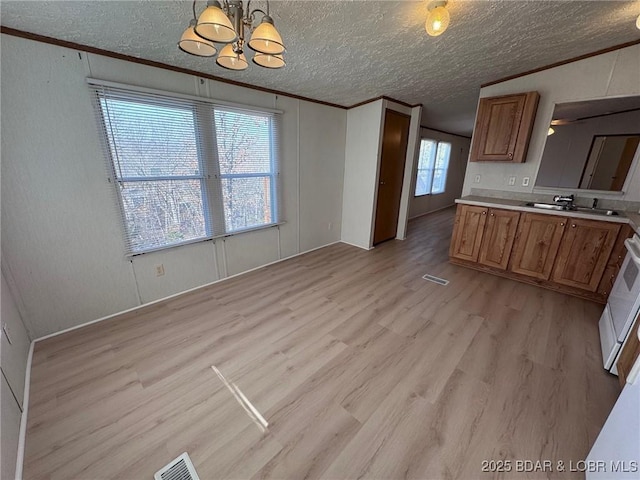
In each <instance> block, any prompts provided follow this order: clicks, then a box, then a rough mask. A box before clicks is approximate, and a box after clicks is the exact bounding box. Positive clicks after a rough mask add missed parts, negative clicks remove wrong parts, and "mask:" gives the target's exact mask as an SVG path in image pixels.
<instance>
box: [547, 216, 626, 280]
mask: <svg viewBox="0 0 640 480" xmlns="http://www.w3.org/2000/svg"><path fill="white" fill-rule="evenodd" d="M567 227H568V228H567V229H566V232H565V234H564V237H563V238H562V243H561V244H560V249H559V251H558V257H557V258H556V262H555V267H554V269H553V275H552V280H553V281H554V282H556V283H560V284H562V285H568V286H570V287H576V288H583V289H585V290H589V291H591V292H595V291H596V290H597V289H598V284H599V283H600V280H601V279H602V274H603V273H604V270H605V268H606V266H607V261H608V260H609V256H610V255H611V251H612V250H613V245H614V243H615V242H616V238H617V236H618V233H619V232H620V225H619V224H617V223H608V222H598V221H595V220H584V219H570V221H569V224H568V225H567Z"/></svg>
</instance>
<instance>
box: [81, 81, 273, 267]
mask: <svg viewBox="0 0 640 480" xmlns="http://www.w3.org/2000/svg"><path fill="white" fill-rule="evenodd" d="M93 88H94V92H95V95H96V105H97V107H98V108H97V112H98V116H99V124H100V126H101V127H102V134H103V144H104V147H105V152H106V155H107V157H108V159H109V167H110V170H111V172H112V178H113V181H114V184H115V185H116V186H117V191H118V201H119V203H120V207H121V210H122V216H123V224H124V230H125V241H126V248H127V253H129V254H137V253H143V252H147V251H151V250H156V249H160V248H165V247H170V246H174V245H179V244H183V243H190V242H193V241H198V240H205V239H209V238H214V237H217V236H223V235H227V234H230V233H234V232H239V231H242V230H248V229H253V228H258V227H263V226H268V225H274V224H277V223H278V222H279V221H280V220H281V219H280V218H279V215H278V201H277V199H278V193H279V172H278V165H279V162H278V156H279V155H278V150H279V148H278V146H279V141H278V139H279V131H280V127H279V125H280V115H279V114H278V113H271V112H262V111H249V110H241V109H236V108H231V107H227V106H219V105H215V104H213V103H208V102H206V101H204V100H203V101H199V100H196V99H191V98H182V97H171V96H166V95H159V94H153V93H141V92H137V91H129V90H126V89H121V88H115V87H106V86H97V85H94V86H93Z"/></svg>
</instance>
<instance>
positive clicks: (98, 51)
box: [0, 25, 421, 110]
mask: <svg viewBox="0 0 640 480" xmlns="http://www.w3.org/2000/svg"><path fill="white" fill-rule="evenodd" d="M0 33H4V34H5V35H11V36H13V37H20V38H25V39H27V40H33V41H36V42H41V43H48V44H50V45H57V46H59V47H64V48H70V49H72V50H80V51H83V52H86V53H93V54H95V55H102V56H104V57H110V58H115V59H118V60H124V61H126V62H132V63H138V64H141V65H147V66H149V67H155V68H162V69H164V70H170V71H172V72H178V73H184V74H187V75H193V76H196V77H200V78H207V79H209V80H214V81H216V82H222V83H227V84H230V85H235V86H237V87H244V88H250V89H252V90H258V91H261V92H265V93H271V94H274V95H282V96H286V97H290V98H294V99H296V100H302V101H305V102H312V103H318V104H320V105H325V106H328V107H334V108H340V109H343V110H348V109H350V108H355V107H359V106H361V105H365V104H367V103H371V102H375V101H377V100H380V99H384V100H389V101H392V102H395V103H398V104H400V105H404V106H406V107H409V108H413V107H417V106H419V105H421V104H416V105H411V104H409V103H406V102H403V101H400V100H396V99H395V98H391V97H388V96H386V95H381V96H379V97H376V98H371V99H369V100H365V101H363V102H359V103H356V104H354V105H351V106H344V105H338V104H337V103H331V102H325V101H324V100H317V99H315V98H310V97H304V96H302V95H296V94H295V93H288V92H283V91H280V90H274V89H272V88H266V87H260V86H257V85H252V84H250V83H244V82H238V81H236V80H231V79H228V78H222V77H218V76H216V75H211V74H208V73H202V72H198V71H196V70H191V69H188V68H182V67H176V66H174V65H169V64H168V63H162V62H157V61H155V60H147V59H145V58H139V57H133V56H131V55H125V54H123V53H117V52H112V51H111V50H103V49H102V48H97V47H91V46H89V45H83V44H81V43H76V42H69V41H67V40H61V39H58V38H53V37H47V36H45V35H39V34H37V33H31V32H26V31H24V30H18V29H15V28H10V27H5V26H4V25H0Z"/></svg>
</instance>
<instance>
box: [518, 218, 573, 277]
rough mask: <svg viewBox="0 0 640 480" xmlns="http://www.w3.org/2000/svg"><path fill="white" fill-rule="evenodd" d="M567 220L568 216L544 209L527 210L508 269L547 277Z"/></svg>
mask: <svg viewBox="0 0 640 480" xmlns="http://www.w3.org/2000/svg"><path fill="white" fill-rule="evenodd" d="M568 220H569V219H568V218H566V217H558V216H555V215H546V214H543V213H524V214H523V215H522V220H521V221H520V225H519V227H518V234H517V237H516V245H515V247H514V250H513V255H512V259H511V263H510V266H509V270H511V271H512V272H514V273H519V274H521V275H527V276H529V277H534V278H538V279H541V280H548V279H549V277H550V276H551V270H552V269H553V263H554V261H555V259H556V254H557V253H558V248H560V240H562V234H563V232H564V229H565V224H566V222H567V221H568Z"/></svg>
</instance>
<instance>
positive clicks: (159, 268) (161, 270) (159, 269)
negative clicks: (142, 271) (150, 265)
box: [156, 263, 164, 277]
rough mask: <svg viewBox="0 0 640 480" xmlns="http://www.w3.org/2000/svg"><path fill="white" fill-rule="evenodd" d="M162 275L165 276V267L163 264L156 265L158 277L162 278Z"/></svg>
mask: <svg viewBox="0 0 640 480" xmlns="http://www.w3.org/2000/svg"><path fill="white" fill-rule="evenodd" d="M162 275H164V265H163V264H162V263H161V264H160V265H156V277H161V276H162Z"/></svg>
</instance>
